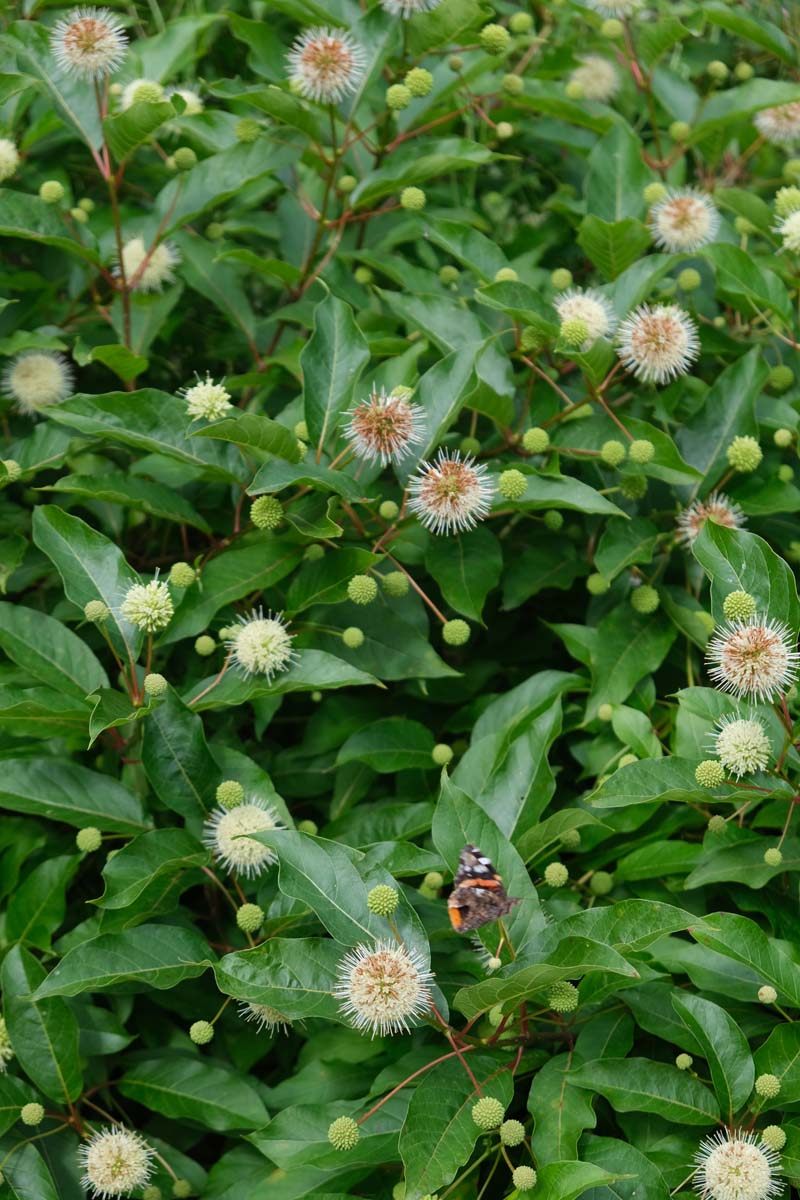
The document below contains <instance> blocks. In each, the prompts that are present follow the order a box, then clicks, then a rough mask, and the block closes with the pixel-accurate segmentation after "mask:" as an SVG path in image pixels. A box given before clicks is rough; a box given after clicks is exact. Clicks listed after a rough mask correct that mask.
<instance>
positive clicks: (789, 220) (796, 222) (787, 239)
mask: <svg viewBox="0 0 800 1200" xmlns="http://www.w3.org/2000/svg"><path fill="white" fill-rule="evenodd" d="M775 228H776V232H777V233H779V234H780V235H781V238H782V239H783V249H784V250H791V251H792V252H793V253H794V254H798V253H800V211H798V212H793V213H790V214H789V216H788V217H784V219H783V220H782V221H779V222H778V224H777V226H776V227H775Z"/></svg>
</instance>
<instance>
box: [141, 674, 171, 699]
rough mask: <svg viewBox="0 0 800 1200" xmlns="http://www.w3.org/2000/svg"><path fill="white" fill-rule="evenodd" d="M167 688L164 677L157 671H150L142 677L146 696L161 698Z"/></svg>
mask: <svg viewBox="0 0 800 1200" xmlns="http://www.w3.org/2000/svg"><path fill="white" fill-rule="evenodd" d="M168 686H169V685H168V683H167V681H166V679H165V678H164V676H163V675H159V674H158V672H157V671H151V672H150V674H149V675H145V677H144V690H145V693H146V694H147V695H148V696H163V695H164V692H165V691H166V690H167V687H168Z"/></svg>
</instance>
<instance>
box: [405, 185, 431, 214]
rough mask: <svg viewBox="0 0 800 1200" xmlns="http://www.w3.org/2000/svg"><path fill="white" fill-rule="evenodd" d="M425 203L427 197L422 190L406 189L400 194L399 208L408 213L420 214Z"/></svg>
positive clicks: (416, 188) (415, 188)
mask: <svg viewBox="0 0 800 1200" xmlns="http://www.w3.org/2000/svg"><path fill="white" fill-rule="evenodd" d="M426 202H427V196H426V195H425V193H424V192H423V190H422V188H418V187H407V188H403V190H402V192H401V193H400V207H401V208H405V209H407V210H408V211H409V212H421V210H422V209H423V208H424V207H425V204H426Z"/></svg>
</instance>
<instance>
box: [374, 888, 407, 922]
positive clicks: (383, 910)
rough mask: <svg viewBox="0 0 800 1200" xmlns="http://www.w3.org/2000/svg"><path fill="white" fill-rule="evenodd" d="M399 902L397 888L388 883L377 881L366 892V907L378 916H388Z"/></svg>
mask: <svg viewBox="0 0 800 1200" xmlns="http://www.w3.org/2000/svg"><path fill="white" fill-rule="evenodd" d="M399 902H400V896H399V895H398V892H397V889H396V888H393V887H390V886H389V884H388V883H379V884H378V885H377V886H376V887H374V888H371V889H370V891H369V892H367V908H368V909H369V911H370V912H371V913H375V914H376V915H377V916H379V917H390V916H391V915H392V913H393V912H394V910H395V909H396V908H397V905H398V904H399Z"/></svg>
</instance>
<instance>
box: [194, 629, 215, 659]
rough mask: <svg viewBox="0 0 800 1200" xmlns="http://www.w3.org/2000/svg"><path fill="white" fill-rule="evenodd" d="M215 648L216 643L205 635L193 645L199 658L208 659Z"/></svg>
mask: <svg viewBox="0 0 800 1200" xmlns="http://www.w3.org/2000/svg"><path fill="white" fill-rule="evenodd" d="M216 648H217V643H216V642H215V641H214V639H213V637H209V635H208V634H207V633H204V634H201V636H200V637H199V638H197V640H196V641H195V644H194V649H195V653H196V654H199V655H200V657H201V658H208V656H209V655H210V654H213V653H214V651H215V650H216Z"/></svg>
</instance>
